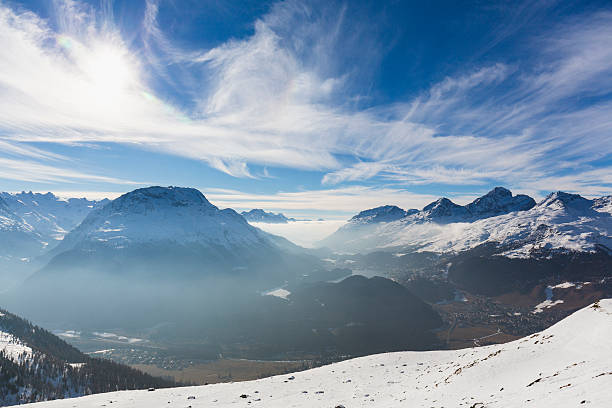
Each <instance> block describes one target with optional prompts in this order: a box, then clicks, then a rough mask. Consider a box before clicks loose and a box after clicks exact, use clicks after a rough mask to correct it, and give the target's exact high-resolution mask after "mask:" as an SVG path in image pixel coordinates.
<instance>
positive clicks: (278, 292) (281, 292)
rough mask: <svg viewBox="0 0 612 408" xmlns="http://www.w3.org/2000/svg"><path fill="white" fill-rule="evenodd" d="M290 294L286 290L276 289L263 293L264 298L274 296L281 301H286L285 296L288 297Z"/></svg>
mask: <svg viewBox="0 0 612 408" xmlns="http://www.w3.org/2000/svg"><path fill="white" fill-rule="evenodd" d="M290 294H291V292H290V291H288V290H287V289H283V288H278V289H273V290H270V291H268V292H266V293H264V296H276V297H279V298H281V299H285V300H287V296H289V295H290Z"/></svg>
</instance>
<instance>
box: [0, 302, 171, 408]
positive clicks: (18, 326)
mask: <svg viewBox="0 0 612 408" xmlns="http://www.w3.org/2000/svg"><path fill="white" fill-rule="evenodd" d="M172 385H176V384H174V383H173V382H170V381H166V380H162V379H160V378H154V377H151V376H149V375H146V374H143V373H141V372H140V371H137V370H134V369H131V368H129V367H126V366H123V365H120V364H116V363H112V362H110V361H106V360H100V359H95V358H91V357H89V356H87V355H85V354H83V353H81V352H80V351H78V350H77V349H76V348H74V347H72V346H70V345H69V344H67V343H66V342H64V341H63V340H61V339H59V338H58V337H56V336H54V335H53V334H51V333H49V332H48V331H46V330H44V329H42V328H40V327H37V326H34V325H32V324H30V323H29V322H27V321H25V320H23V319H21V318H20V317H18V316H16V315H14V314H11V313H9V312H7V311H6V310H3V309H0V405H2V406H9V405H17V404H24V403H28V402H38V401H47V400H52V399H57V398H71V397H78V396H83V395H88V394H92V393H100V392H109V391H117V390H134V389H142V388H148V387H164V386H165V387H168V386H172Z"/></svg>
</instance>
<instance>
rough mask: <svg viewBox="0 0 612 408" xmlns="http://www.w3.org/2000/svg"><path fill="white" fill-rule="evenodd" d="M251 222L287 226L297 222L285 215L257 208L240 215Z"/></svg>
mask: <svg viewBox="0 0 612 408" xmlns="http://www.w3.org/2000/svg"><path fill="white" fill-rule="evenodd" d="M240 214H241V215H242V216H243V217H244V218H245V219H246V220H247V221H249V222H265V223H268V224H286V223H288V222H289V221H295V218H287V217H286V216H285V214H283V213H278V214H275V213H273V212H266V211H264V210H262V209H259V208H255V209H253V210H250V211H243V212H241V213H240Z"/></svg>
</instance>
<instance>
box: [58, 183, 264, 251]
mask: <svg viewBox="0 0 612 408" xmlns="http://www.w3.org/2000/svg"><path fill="white" fill-rule="evenodd" d="M267 236H268V234H266V233H264V232H263V231H261V230H259V229H257V228H255V227H252V226H250V225H249V224H248V223H247V222H246V220H245V219H244V218H243V217H242V216H240V215H239V214H238V213H236V212H235V211H234V210H231V209H225V210H219V209H218V208H217V207H215V206H214V205H212V204H211V203H210V202H208V200H207V199H206V198H205V197H204V195H203V194H202V193H201V192H199V191H198V190H196V189H192V188H181V187H148V188H142V189H138V190H134V191H132V192H130V193H127V194H124V195H122V196H121V197H119V198H117V199H115V200H113V201H111V202H109V203H108V204H106V205H104V206H103V207H101V208H99V209H96V210H94V211H92V212H91V213H90V214H89V215H88V216H87V217H86V218H85V220H83V222H82V223H81V224H80V225H79V226H78V227H77V228H75V229H74V230H73V231H72V232H70V233H69V234H68V235H67V236H66V237H65V239H64V241H63V242H62V243H61V244H60V245H59V246H58V248H57V251H55V252H56V253H58V252H61V251H64V250H67V249H71V248H74V247H75V246H85V245H88V244H92V243H95V244H98V245H104V246H107V247H116V248H117V247H118V248H121V247H124V246H127V245H130V244H138V243H149V242H160V241H168V242H175V243H180V244H187V243H199V244H204V245H220V246H223V247H226V248H232V247H236V246H244V245H252V244H258V243H262V242H267Z"/></svg>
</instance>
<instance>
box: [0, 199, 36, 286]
mask: <svg viewBox="0 0 612 408" xmlns="http://www.w3.org/2000/svg"><path fill="white" fill-rule="evenodd" d="M46 247H47V243H46V242H45V240H44V239H43V238H42V237H41V235H40V234H39V233H38V232H37V231H36V230H35V229H34V228H32V226H31V225H29V224H28V223H26V222H25V221H24V220H23V219H22V218H21V217H20V216H19V215H17V214H15V213H14V212H13V211H11V209H10V208H9V206H8V204H7V203H6V202H5V201H4V200H3V199H2V197H0V292H1V291H3V289H6V288H8V287H11V286H12V285H14V284H16V283H18V282H19V281H21V280H23V279H24V278H25V275H26V274H27V273H29V269H30V266H31V263H32V261H33V259H34V258H35V257H37V256H39V255H40V254H42V253H43V251H44V250H45V249H46Z"/></svg>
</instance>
